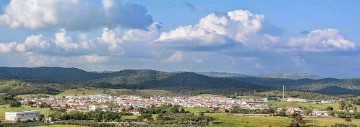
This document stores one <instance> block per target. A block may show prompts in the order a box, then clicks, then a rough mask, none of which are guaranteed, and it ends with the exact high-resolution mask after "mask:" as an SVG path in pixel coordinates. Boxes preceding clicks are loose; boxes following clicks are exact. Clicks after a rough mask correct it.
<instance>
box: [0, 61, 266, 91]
mask: <svg viewBox="0 0 360 127" xmlns="http://www.w3.org/2000/svg"><path fill="white" fill-rule="evenodd" d="M0 77H3V78H4V79H9V80H8V81H10V80H12V79H18V80H19V82H20V81H21V83H22V84H29V85H31V87H33V88H37V87H38V86H43V87H41V88H48V87H49V88H51V87H50V86H52V87H54V86H61V87H62V88H64V89H69V88H75V87H95V88H125V89H160V90H169V91H173V92H177V93H184V94H199V93H213V94H224V93H228V94H233V93H235V92H245V91H254V90H256V91H265V90H269V89H271V88H270V87H267V86H261V85H257V84H253V83H248V82H243V81H239V80H235V79H229V78H216V77H209V76H205V75H201V74H196V73H193V72H160V71H155V70H122V71H117V72H106V73H98V72H87V71H84V70H80V69H77V68H59V67H39V68H23V67H21V68H9V67H1V68H0ZM6 84H8V82H5V83H2V84H0V86H4V87H5V86H6ZM29 85H28V87H30V86H29ZM44 91H50V89H49V90H44ZM59 91H61V90H59ZM23 93H30V92H23ZM51 93H53V92H51Z"/></svg>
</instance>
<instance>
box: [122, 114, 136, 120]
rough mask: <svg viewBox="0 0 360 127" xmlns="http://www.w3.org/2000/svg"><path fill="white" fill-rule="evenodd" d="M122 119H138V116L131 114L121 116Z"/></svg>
mask: <svg viewBox="0 0 360 127" xmlns="http://www.w3.org/2000/svg"><path fill="white" fill-rule="evenodd" d="M121 119H124V120H136V119H137V116H134V115H131V116H128V115H126V116H121Z"/></svg>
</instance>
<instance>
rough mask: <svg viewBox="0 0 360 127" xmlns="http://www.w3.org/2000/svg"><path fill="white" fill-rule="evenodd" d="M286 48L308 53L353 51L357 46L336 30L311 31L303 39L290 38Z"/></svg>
mask: <svg viewBox="0 0 360 127" xmlns="http://www.w3.org/2000/svg"><path fill="white" fill-rule="evenodd" d="M288 46H289V47H290V48H293V49H296V50H303V51H310V52H327V51H347V50H355V49H356V48H357V46H356V45H355V43H353V42H352V41H350V40H347V39H345V37H344V36H343V35H342V34H341V33H340V32H339V30H337V29H322V30H313V31H311V32H310V33H309V34H307V35H306V36H305V37H298V38H292V39H290V41H289V44H288Z"/></svg>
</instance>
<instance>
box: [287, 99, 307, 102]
mask: <svg viewBox="0 0 360 127" xmlns="http://www.w3.org/2000/svg"><path fill="white" fill-rule="evenodd" d="M287 102H302V103H303V102H307V101H306V100H305V99H300V98H288V99H287Z"/></svg>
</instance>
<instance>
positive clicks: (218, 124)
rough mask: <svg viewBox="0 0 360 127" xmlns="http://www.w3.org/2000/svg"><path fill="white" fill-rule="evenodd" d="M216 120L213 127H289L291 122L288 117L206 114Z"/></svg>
mask: <svg viewBox="0 0 360 127" xmlns="http://www.w3.org/2000/svg"><path fill="white" fill-rule="evenodd" d="M206 115H207V116H211V117H214V118H216V120H215V121H214V122H213V123H214V124H212V125H209V126H211V127H269V126H276V127H279V126H288V125H289V124H290V122H291V120H290V119H289V118H287V117H260V116H254V117H252V116H237V115H231V114H226V113H206Z"/></svg>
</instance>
